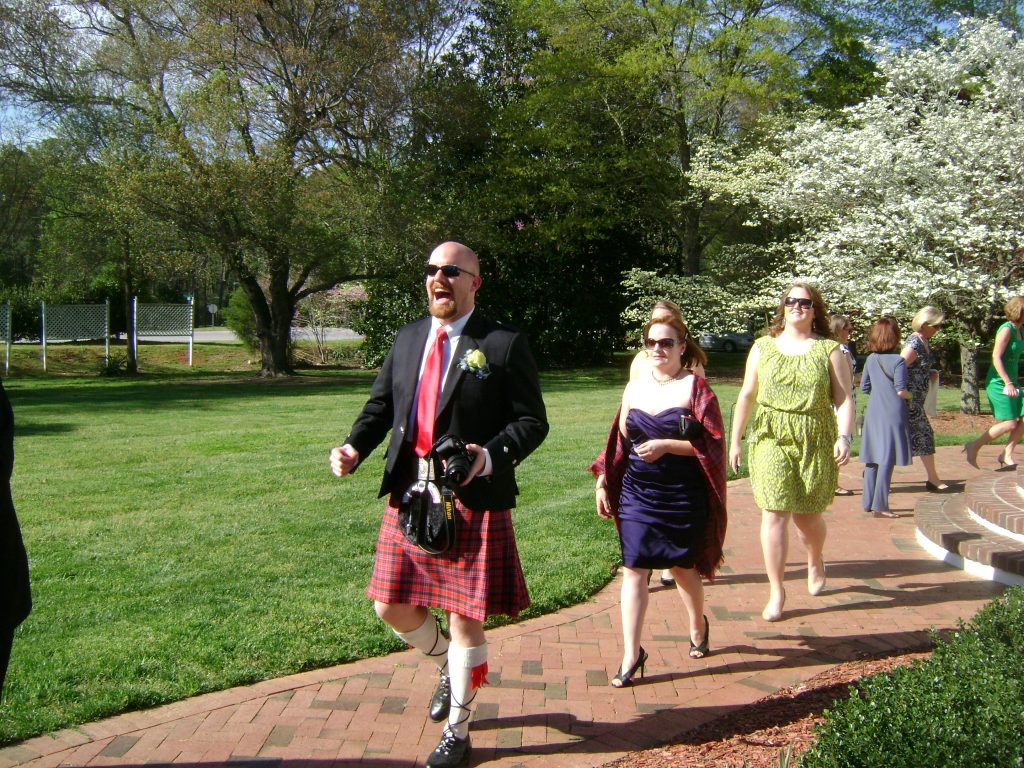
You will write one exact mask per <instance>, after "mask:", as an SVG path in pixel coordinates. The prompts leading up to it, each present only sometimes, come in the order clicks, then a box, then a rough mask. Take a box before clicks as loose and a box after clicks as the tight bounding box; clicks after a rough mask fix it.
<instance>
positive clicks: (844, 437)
mask: <svg viewBox="0 0 1024 768" xmlns="http://www.w3.org/2000/svg"><path fill="white" fill-rule="evenodd" d="M836 439H837V440H843V441H845V442H846V444H847V445H849V444H850V443H852V442H853V437H852V436H850V435H840V436H839V437H837V438H836Z"/></svg>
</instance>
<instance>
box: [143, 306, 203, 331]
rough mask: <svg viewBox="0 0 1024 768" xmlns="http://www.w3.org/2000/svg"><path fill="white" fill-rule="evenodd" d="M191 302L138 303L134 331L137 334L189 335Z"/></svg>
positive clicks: (191, 318) (191, 321)
mask: <svg viewBox="0 0 1024 768" xmlns="http://www.w3.org/2000/svg"><path fill="white" fill-rule="evenodd" d="M192 315H193V312H192V305H191V304H139V305H138V315H137V317H136V320H135V332H136V333H137V334H138V335H139V336H191V335H192V324H193V317H192Z"/></svg>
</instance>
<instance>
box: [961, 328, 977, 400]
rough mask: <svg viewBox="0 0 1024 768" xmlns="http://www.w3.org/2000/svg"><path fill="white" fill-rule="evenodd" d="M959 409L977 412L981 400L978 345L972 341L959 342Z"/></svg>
mask: <svg viewBox="0 0 1024 768" xmlns="http://www.w3.org/2000/svg"><path fill="white" fill-rule="evenodd" d="M960 370H961V371H962V372H963V378H962V379H961V380H960V410H961V412H963V413H970V414H977V413H978V412H979V411H980V406H981V401H980V399H979V395H978V345H977V343H975V342H974V341H961V342H960Z"/></svg>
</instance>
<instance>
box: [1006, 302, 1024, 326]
mask: <svg viewBox="0 0 1024 768" xmlns="http://www.w3.org/2000/svg"><path fill="white" fill-rule="evenodd" d="M1003 312H1005V313H1006V319H1007V320H1009V321H1010V322H1011V323H1018V322H1020V319H1021V316H1022V315H1024V296H1014V297H1013V298H1012V299H1010V300H1009V301H1008V302H1006V306H1005V307H1003Z"/></svg>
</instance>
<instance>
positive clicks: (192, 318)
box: [188, 296, 196, 368]
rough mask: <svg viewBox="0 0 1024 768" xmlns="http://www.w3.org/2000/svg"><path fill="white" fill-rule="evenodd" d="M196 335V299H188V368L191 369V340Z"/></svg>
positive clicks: (192, 297) (190, 297)
mask: <svg viewBox="0 0 1024 768" xmlns="http://www.w3.org/2000/svg"><path fill="white" fill-rule="evenodd" d="M195 335H196V297H195V296H189V297H188V367H189V368H191V367H192V340H193V339H194V338H195Z"/></svg>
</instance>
